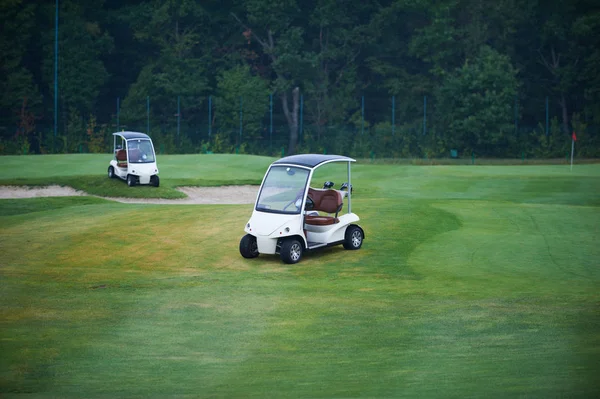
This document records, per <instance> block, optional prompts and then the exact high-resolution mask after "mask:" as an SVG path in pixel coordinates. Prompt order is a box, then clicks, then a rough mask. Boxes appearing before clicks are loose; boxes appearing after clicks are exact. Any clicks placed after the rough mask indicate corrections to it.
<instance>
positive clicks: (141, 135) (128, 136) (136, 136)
mask: <svg viewBox="0 0 600 399" xmlns="http://www.w3.org/2000/svg"><path fill="white" fill-rule="evenodd" d="M113 136H121V137H123V138H124V139H125V140H132V139H147V140H150V136H148V135H147V134H146V133H140V132H116V133H113Z"/></svg>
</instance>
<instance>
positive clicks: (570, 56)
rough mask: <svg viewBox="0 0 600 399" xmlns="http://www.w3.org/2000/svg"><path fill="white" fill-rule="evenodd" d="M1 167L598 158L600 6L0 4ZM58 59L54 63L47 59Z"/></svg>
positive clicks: (506, 1) (520, 0) (253, 1)
mask: <svg viewBox="0 0 600 399" xmlns="http://www.w3.org/2000/svg"><path fill="white" fill-rule="evenodd" d="M0 19H1V20H2V22H1V24H0V30H1V34H0V58H1V59H0V96H1V97H0V102H1V104H0V154H31V153H35V154H43V153H66V152H69V153H72V152H108V151H110V149H111V148H112V147H111V146H112V136H111V133H112V132H114V131H120V130H135V131H143V132H147V133H149V134H150V136H151V137H152V138H153V140H154V141H155V146H156V147H157V151H159V152H161V153H198V152H245V153H253V154H270V155H273V154H279V153H286V154H291V153H295V152H307V151H312V152H329V153H333V152H336V153H343V154H347V155H352V156H357V157H366V156H377V157H403V158H406V157H429V158H436V157H449V156H451V155H452V156H458V157H467V156H469V157H470V156H472V154H476V155H477V156H482V157H508V158H521V157H530V158H533V157H535V158H550V157H565V156H566V154H568V153H569V151H570V149H571V140H572V137H573V132H575V133H576V138H577V141H576V151H577V155H578V156H582V157H599V156H600V131H599V129H600V73H599V72H600V2H598V1H597V0H560V1H559V0H546V1H540V0H379V1H375V0H279V1H276V2H274V1H266V0H218V1H217V0H203V1H194V0H97V1H85V2H84V1H76V0H55V1H43V0H38V1H25V0H2V1H1V2H0ZM56 55H57V57H56Z"/></svg>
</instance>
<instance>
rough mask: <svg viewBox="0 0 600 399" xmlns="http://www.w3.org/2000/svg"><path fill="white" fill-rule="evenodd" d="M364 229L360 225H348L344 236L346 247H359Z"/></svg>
mask: <svg viewBox="0 0 600 399" xmlns="http://www.w3.org/2000/svg"><path fill="white" fill-rule="evenodd" d="M363 238H364V236H363V231H362V230H361V229H360V227H358V226H354V225H351V226H348V228H347V229H346V235H345V237H344V248H346V249H359V248H360V247H361V246H362V242H363Z"/></svg>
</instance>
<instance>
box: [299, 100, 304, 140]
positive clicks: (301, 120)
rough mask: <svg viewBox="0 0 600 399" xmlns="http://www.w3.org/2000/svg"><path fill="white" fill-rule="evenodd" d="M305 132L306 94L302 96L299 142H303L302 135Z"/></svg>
mask: <svg viewBox="0 0 600 399" xmlns="http://www.w3.org/2000/svg"><path fill="white" fill-rule="evenodd" d="M303 132H304V94H300V135H299V136H300V137H299V139H300V140H298V141H302V133H303Z"/></svg>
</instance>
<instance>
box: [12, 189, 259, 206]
mask: <svg viewBox="0 0 600 399" xmlns="http://www.w3.org/2000/svg"><path fill="white" fill-rule="evenodd" d="M132 190H135V188H132ZM178 190H179V191H181V192H183V193H184V194H186V195H187V198H182V199H161V198H120V197H102V198H106V199H109V200H112V201H117V202H123V203H129V204H252V203H254V200H255V199H256V194H257V193H258V186H221V187H179V188H178ZM80 195H88V194H87V193H85V192H83V191H79V190H75V189H73V188H71V187H62V186H47V187H24V186H0V199H8V198H34V197H70V196H80Z"/></svg>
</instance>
